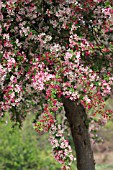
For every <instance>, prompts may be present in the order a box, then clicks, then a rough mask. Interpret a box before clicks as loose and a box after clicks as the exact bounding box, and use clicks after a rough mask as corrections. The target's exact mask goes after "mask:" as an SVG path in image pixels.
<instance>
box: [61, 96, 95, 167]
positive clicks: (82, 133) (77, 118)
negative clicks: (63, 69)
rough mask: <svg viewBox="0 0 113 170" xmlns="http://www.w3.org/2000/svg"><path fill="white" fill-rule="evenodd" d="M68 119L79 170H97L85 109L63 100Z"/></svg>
mask: <svg viewBox="0 0 113 170" xmlns="http://www.w3.org/2000/svg"><path fill="white" fill-rule="evenodd" d="M63 104H64V109H65V111H66V117H67V119H68V121H69V124H70V128H71V133H72V137H73V141H74V145H75V150H76V157H77V168H78V170H95V163H94V159H93V152H92V149H91V143H90V137H89V133H88V119H87V115H86V112H85V109H84V107H83V106H82V105H81V104H79V105H77V103H76V102H72V101H70V100H69V99H66V98H63Z"/></svg>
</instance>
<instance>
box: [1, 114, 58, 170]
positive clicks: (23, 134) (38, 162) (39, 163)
mask: <svg viewBox="0 0 113 170" xmlns="http://www.w3.org/2000/svg"><path fill="white" fill-rule="evenodd" d="M32 117H33V116H32V115H29V116H28V117H27V119H26V121H25V122H24V125H23V128H22V130H21V129H19V128H18V127H17V126H16V127H14V129H12V128H11V126H12V123H11V122H10V120H9V116H8V115H7V116H6V117H5V118H3V119H2V122H0V170H60V167H61V165H60V164H58V163H57V162H56V161H55V160H54V158H53V157H52V153H51V146H50V145H49V141H48V136H47V135H44V136H39V135H38V134H37V133H36V132H35V130H34V129H33V127H32V124H31V119H32ZM4 120H7V122H5V121H4Z"/></svg>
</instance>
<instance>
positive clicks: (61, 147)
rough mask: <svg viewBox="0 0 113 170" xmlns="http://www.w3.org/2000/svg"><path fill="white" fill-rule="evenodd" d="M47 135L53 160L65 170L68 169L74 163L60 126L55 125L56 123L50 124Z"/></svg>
mask: <svg viewBox="0 0 113 170" xmlns="http://www.w3.org/2000/svg"><path fill="white" fill-rule="evenodd" d="M49 133H50V137H49V141H50V143H51V145H52V149H53V154H54V157H55V159H56V160H57V161H58V162H59V163H61V164H62V165H63V167H65V168H66V170H68V169H70V166H71V164H72V162H73V161H74V157H73V154H72V149H71V146H70V145H69V142H68V140H66V139H65V138H64V134H63V130H62V128H61V125H60V124H58V125H57V124H56V123H55V124H52V126H51V128H50V132H49Z"/></svg>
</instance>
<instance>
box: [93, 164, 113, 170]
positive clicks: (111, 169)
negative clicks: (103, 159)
mask: <svg viewBox="0 0 113 170" xmlns="http://www.w3.org/2000/svg"><path fill="white" fill-rule="evenodd" d="M96 170H113V164H112V165H108V164H103V165H101V164H100V165H96Z"/></svg>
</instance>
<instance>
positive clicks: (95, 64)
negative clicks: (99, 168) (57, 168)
mask: <svg viewBox="0 0 113 170" xmlns="http://www.w3.org/2000/svg"><path fill="white" fill-rule="evenodd" d="M112 32H113V3H112V0H85V1H84V0H81V1H80V0H69V1H68V0H40V1H36V0H25V1H24V0H7V1H6V0H0V51H1V52H0V116H3V115H4V113H5V112H6V111H8V112H9V113H10V116H11V119H12V120H13V121H15V122H19V123H21V122H22V121H23V120H24V118H25V116H26V114H27V112H28V111H29V110H30V109H31V110H32V111H33V108H34V110H37V111H36V120H37V121H36V122H35V123H34V128H35V130H36V131H37V132H39V133H40V134H42V133H44V132H49V134H50V138H49V140H50V143H51V145H52V148H53V154H54V157H55V159H56V160H57V161H58V162H60V163H61V164H62V169H63V170H65V169H70V167H71V163H72V161H73V160H74V157H73V155H72V149H71V147H70V145H69V142H68V140H66V139H65V137H64V135H63V129H62V125H61V124H59V122H58V120H57V115H58V114H59V113H62V114H64V116H65V115H66V117H67V120H68V122H69V124H70V129H71V132H72V137H73V141H74V145H75V148H76V149H75V150H76V157H77V168H78V170H94V169H95V166H94V160H93V154H92V150H91V144H90V136H89V125H90V123H91V122H94V120H93V118H94V117H96V118H97V120H98V123H99V124H100V125H101V124H103V122H105V121H106V120H108V119H109V118H110V116H111V115H112V111H111V110H106V109H105V100H106V99H107V98H108V97H109V95H110V93H111V88H112V85H113V69H112V66H113V40H112V39H113V38H112V37H111V35H112Z"/></svg>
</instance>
